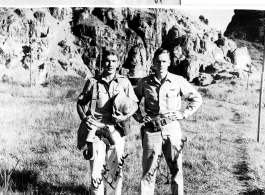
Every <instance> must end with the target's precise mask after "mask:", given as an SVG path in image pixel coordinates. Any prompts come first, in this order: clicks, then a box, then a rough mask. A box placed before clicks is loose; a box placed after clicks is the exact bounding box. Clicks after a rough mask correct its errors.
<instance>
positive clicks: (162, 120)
mask: <svg viewBox="0 0 265 195" xmlns="http://www.w3.org/2000/svg"><path fill="white" fill-rule="evenodd" d="M160 124H161V126H165V125H166V124H167V120H166V119H165V118H162V119H160Z"/></svg>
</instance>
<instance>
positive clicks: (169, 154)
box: [141, 121, 183, 195]
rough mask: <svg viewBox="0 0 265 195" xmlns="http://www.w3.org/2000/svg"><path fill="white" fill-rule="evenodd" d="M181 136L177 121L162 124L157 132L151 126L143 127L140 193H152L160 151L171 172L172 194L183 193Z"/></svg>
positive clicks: (150, 194)
mask: <svg viewBox="0 0 265 195" xmlns="http://www.w3.org/2000/svg"><path fill="white" fill-rule="evenodd" d="M181 138H182V133H181V129H180V125H179V122H178V121H174V122H171V123H169V124H167V125H165V126H163V127H162V131H159V132H153V129H151V128H146V129H143V158H142V169H143V175H142V179H141V195H153V194H154V190H155V180H156V174H157V170H158V166H159V158H160V155H161V154H162V152H163V154H164V157H165V160H166V162H167V165H168V168H169V170H170V174H171V190H172V195H183V172H182V152H181V151H180V150H181V144H182V142H181ZM179 151H180V152H179ZM164 174H165V173H164Z"/></svg>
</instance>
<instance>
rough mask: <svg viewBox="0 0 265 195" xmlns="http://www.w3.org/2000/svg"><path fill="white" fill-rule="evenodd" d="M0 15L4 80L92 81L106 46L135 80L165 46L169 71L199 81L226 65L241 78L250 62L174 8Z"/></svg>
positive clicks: (6, 11) (0, 61) (7, 12)
mask: <svg viewBox="0 0 265 195" xmlns="http://www.w3.org/2000/svg"><path fill="white" fill-rule="evenodd" d="M0 13H1V14H0V24H1V25H0V81H1V80H2V81H5V82H7V81H10V80H11V81H13V82H19V83H28V82H29V81H30V80H31V82H32V83H33V84H45V83H47V81H48V80H49V79H51V77H52V76H56V75H57V76H65V75H76V76H82V77H84V78H89V77H91V76H93V75H95V74H98V72H99V71H101V70H100V65H101V63H100V61H101V60H100V59H101V58H102V55H101V53H102V52H103V51H104V50H105V49H108V48H114V49H115V50H117V52H118V58H119V62H120V68H119V70H118V71H119V72H120V73H121V74H124V75H126V76H128V77H132V78H136V77H137V78H141V77H144V76H146V75H148V74H149V73H150V71H152V68H151V67H152V66H153V65H152V58H153V54H154V52H155V50H156V49H157V48H158V47H161V46H162V47H164V48H166V49H168V50H169V51H170V52H171V66H170V71H171V72H173V73H176V74H179V75H182V76H184V77H185V78H186V79H187V80H188V81H190V82H198V81H200V83H202V85H206V84H210V81H211V78H215V77H216V75H217V74H218V73H219V72H220V71H222V70H224V69H225V70H227V69H229V72H238V73H239V74H238V75H240V76H241V75H244V74H243V73H244V71H248V67H250V65H251V61H250V58H248V57H245V58H244V57H243V56H245V55H246V54H247V53H248V52H247V50H246V49H244V48H243V49H242V48H237V45H236V44H235V42H233V41H232V40H231V39H228V38H226V37H224V36H223V35H222V34H220V33H219V32H218V31H216V30H214V29H212V28H211V27H209V26H208V25H206V24H204V23H203V22H201V21H199V20H196V19H193V18H191V17H189V16H187V15H184V14H182V13H181V12H179V11H176V10H173V9H136V8H92V7H89V8H31V9H29V8H23V9H22V8H19V9H16V8H0ZM248 56H249V55H248ZM216 64H217V65H218V68H211V67H216V66H217V65H216ZM227 67H228V68H227ZM209 70H211V71H209ZM18 72H19V73H20V76H17V75H18V74H17V73H18ZM202 73H204V74H202ZM206 74H209V75H206ZM204 80H207V81H204Z"/></svg>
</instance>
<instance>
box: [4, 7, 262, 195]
mask: <svg viewBox="0 0 265 195" xmlns="http://www.w3.org/2000/svg"><path fill="white" fill-rule="evenodd" d="M158 11H159V17H158V19H156V14H155V10H152V9H145V10H143V9H141V10H139V9H132V8H130V9H128V8H122V9H118V8H115V9H108V8H95V9H94V8H91V9H87V8H71V9H70V8H67V9H65V8H31V9H30V8H28V9H21V8H20V9H17V8H8V9H6V8H0V25H1V28H0V48H1V49H0V108H1V109H0V194H4V195H8V194H12V195H24V194H34V195H35V194H36V195H39V194H40V195H41V194H43V195H46V194H66V195H68V194H69V195H70V194H71V195H88V194H89V186H90V184H91V181H90V171H89V170H90V169H89V166H90V164H89V162H88V161H86V160H84V158H83V156H82V152H80V151H79V150H78V149H77V147H76V132H77V129H78V126H79V124H80V119H79V117H78V114H77V112H76V99H77V97H78V95H79V93H80V91H81V90H82V87H83V86H84V82H85V78H88V77H90V76H92V75H93V74H94V73H95V72H96V71H97V70H98V60H99V50H100V47H99V45H100V44H101V45H102V46H103V47H102V48H103V49H104V48H107V47H114V48H116V49H117V50H118V51H119V54H120V56H119V58H120V62H121V65H122V68H121V69H120V70H119V72H120V73H122V74H125V75H128V76H129V77H135V76H136V75H142V76H143V75H144V74H147V73H148V71H149V69H150V67H151V65H152V64H151V59H152V55H153V52H154V50H155V49H156V47H158V46H160V45H163V46H164V47H167V48H168V49H169V50H171V51H172V49H173V51H174V48H175V47H176V46H181V47H182V48H184V51H183V53H182V55H179V53H177V49H175V53H174V52H172V61H173V62H174V58H175V62H176V61H177V60H179V59H178V58H180V59H183V61H184V60H185V59H186V60H185V61H184V62H185V63H184V62H183V63H182V65H183V64H184V65H185V67H186V70H187V71H184V72H181V74H183V76H185V77H186V78H187V79H188V80H189V81H191V82H195V83H196V84H197V85H200V86H195V87H196V89H197V90H198V91H199V92H200V93H201V95H202V97H203V104H202V106H201V107H200V108H199V110H198V111H197V112H196V113H195V114H194V115H193V116H191V117H190V118H188V119H186V120H183V121H180V123H181V128H182V131H183V139H184V138H187V141H186V142H185V144H184V148H183V173H184V191H185V194H187V195H228V194H229V195H230V194H231V195H238V194H242V195H258V194H265V185H264V184H265V177H264V175H265V169H264V167H265V156H264V150H265V130H264V127H265V121H264V120H263V121H262V124H261V126H262V128H261V132H260V142H259V143H258V142H257V141H256V137H257V121H258V104H259V92H260V73H259V72H260V71H259V70H260V68H261V63H262V51H263V47H262V46H261V45H260V44H257V43H252V42H248V41H246V40H240V39H235V38H233V39H232V38H231V39H228V38H226V37H222V36H221V37H219V39H218V32H217V31H216V30H214V29H212V28H211V27H210V26H208V25H206V24H205V23H202V22H201V21H199V20H198V19H194V18H192V17H190V16H186V15H184V14H182V13H181V12H179V11H178V10H163V9H161V10H158ZM138 13H139V14H138ZM156 21H158V22H157V24H158V25H154V24H156ZM159 24H160V25H159ZM157 27H158V28H157ZM105 29H107V30H105ZM156 29H158V30H156ZM159 29H160V30H159ZM163 29H164V30H163ZM100 32H101V33H100ZM162 35H163V36H162ZM195 35H196V36H195ZM150 36H151V37H152V39H150ZM194 36H195V38H196V39H193V38H194ZM100 37H102V38H101V40H102V41H101V43H99V40H100ZM148 37H149V38H148ZM154 38H155V39H154ZM155 40H156V41H155ZM242 48H243V49H242ZM246 48H247V49H246ZM238 51H239V52H238ZM248 53H249V54H248ZM173 54H174V55H175V56H174V55H173ZM249 56H250V57H251V63H250V61H249V60H250V59H249V58H250V57H249ZM134 65H135V67H134ZM175 65H176V66H177V65H179V64H177V63H175V64H174V63H173V64H172V66H171V71H173V72H174V71H176V70H175V69H174V66H175ZM198 66H199V68H198ZM133 68H134V69H133ZM250 69H251V71H250ZM251 72H253V73H252V74H250V73H251ZM30 73H32V74H30ZM30 75H31V78H32V85H31V86H30V85H29V81H30ZM203 76H204V77H205V78H208V80H207V79H205V80H203V79H202V78H203ZM239 76H241V77H240V78H239ZM244 76H247V79H242V78H244ZM199 78H201V79H199ZM196 80H197V82H196ZM202 85H205V86H202ZM42 86H45V87H42ZM185 105H186V102H185V101H184V104H183V108H184V107H185ZM264 106H265V104H264V102H263V103H262V108H263V109H264ZM263 116H264V115H262V118H264V117H263ZM131 125H132V126H133V128H132V129H133V130H134V131H133V132H132V133H131V134H130V135H129V136H128V137H126V146H125V154H126V155H127V154H128V158H126V159H125V161H124V163H125V164H124V181H123V187H122V194H124V195H139V194H140V182H139V181H140V178H141V174H142V166H141V160H142V145H141V144H142V141H141V138H140V124H138V123H137V122H136V121H132V123H131ZM158 172H159V174H158V176H157V180H156V183H157V185H156V189H155V194H157V195H169V194H170V191H171V188H170V185H168V180H170V174H169V169H168V168H167V167H166V162H165V161H164V160H163V161H162V163H161V166H160V167H159V170H158Z"/></svg>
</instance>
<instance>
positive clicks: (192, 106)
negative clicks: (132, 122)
mask: <svg viewBox="0 0 265 195" xmlns="http://www.w3.org/2000/svg"><path fill="white" fill-rule="evenodd" d="M153 63H154V67H155V74H151V75H149V76H147V77H145V78H142V79H141V80H140V81H139V83H138V86H137V87H136V88H135V94H136V96H137V97H138V99H139V102H140V101H141V99H142V98H143V97H144V98H145V104H144V105H145V112H146V115H145V116H142V117H139V116H138V120H139V122H141V123H143V126H142V128H141V134H142V141H143V142H142V144H143V157H142V168H143V174H142V179H141V195H153V194H154V189H155V180H156V173H157V170H158V167H159V161H160V158H161V154H162V152H163V154H164V157H165V160H166V162H167V165H168V167H169V170H170V174H171V190H172V194H173V195H183V193H184V190H183V173H182V151H181V150H182V147H183V143H182V140H181V138H182V132H181V128H180V124H179V120H182V119H186V118H187V117H189V116H191V115H192V114H193V113H194V112H195V111H196V110H197V109H198V108H199V106H200V105H201V103H202V98H201V95H200V94H199V93H198V92H197V91H196V89H195V88H194V87H193V86H192V85H191V84H190V83H189V82H188V81H187V80H186V79H184V78H183V77H182V76H178V75H174V74H172V73H170V72H168V67H169V66H170V53H169V51H168V50H166V49H163V48H159V49H157V50H156V52H155V54H154V59H153ZM182 96H183V97H185V98H186V99H187V100H188V101H189V104H188V105H187V107H186V108H185V109H184V110H182V111H181V110H180V109H181V97H182Z"/></svg>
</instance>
